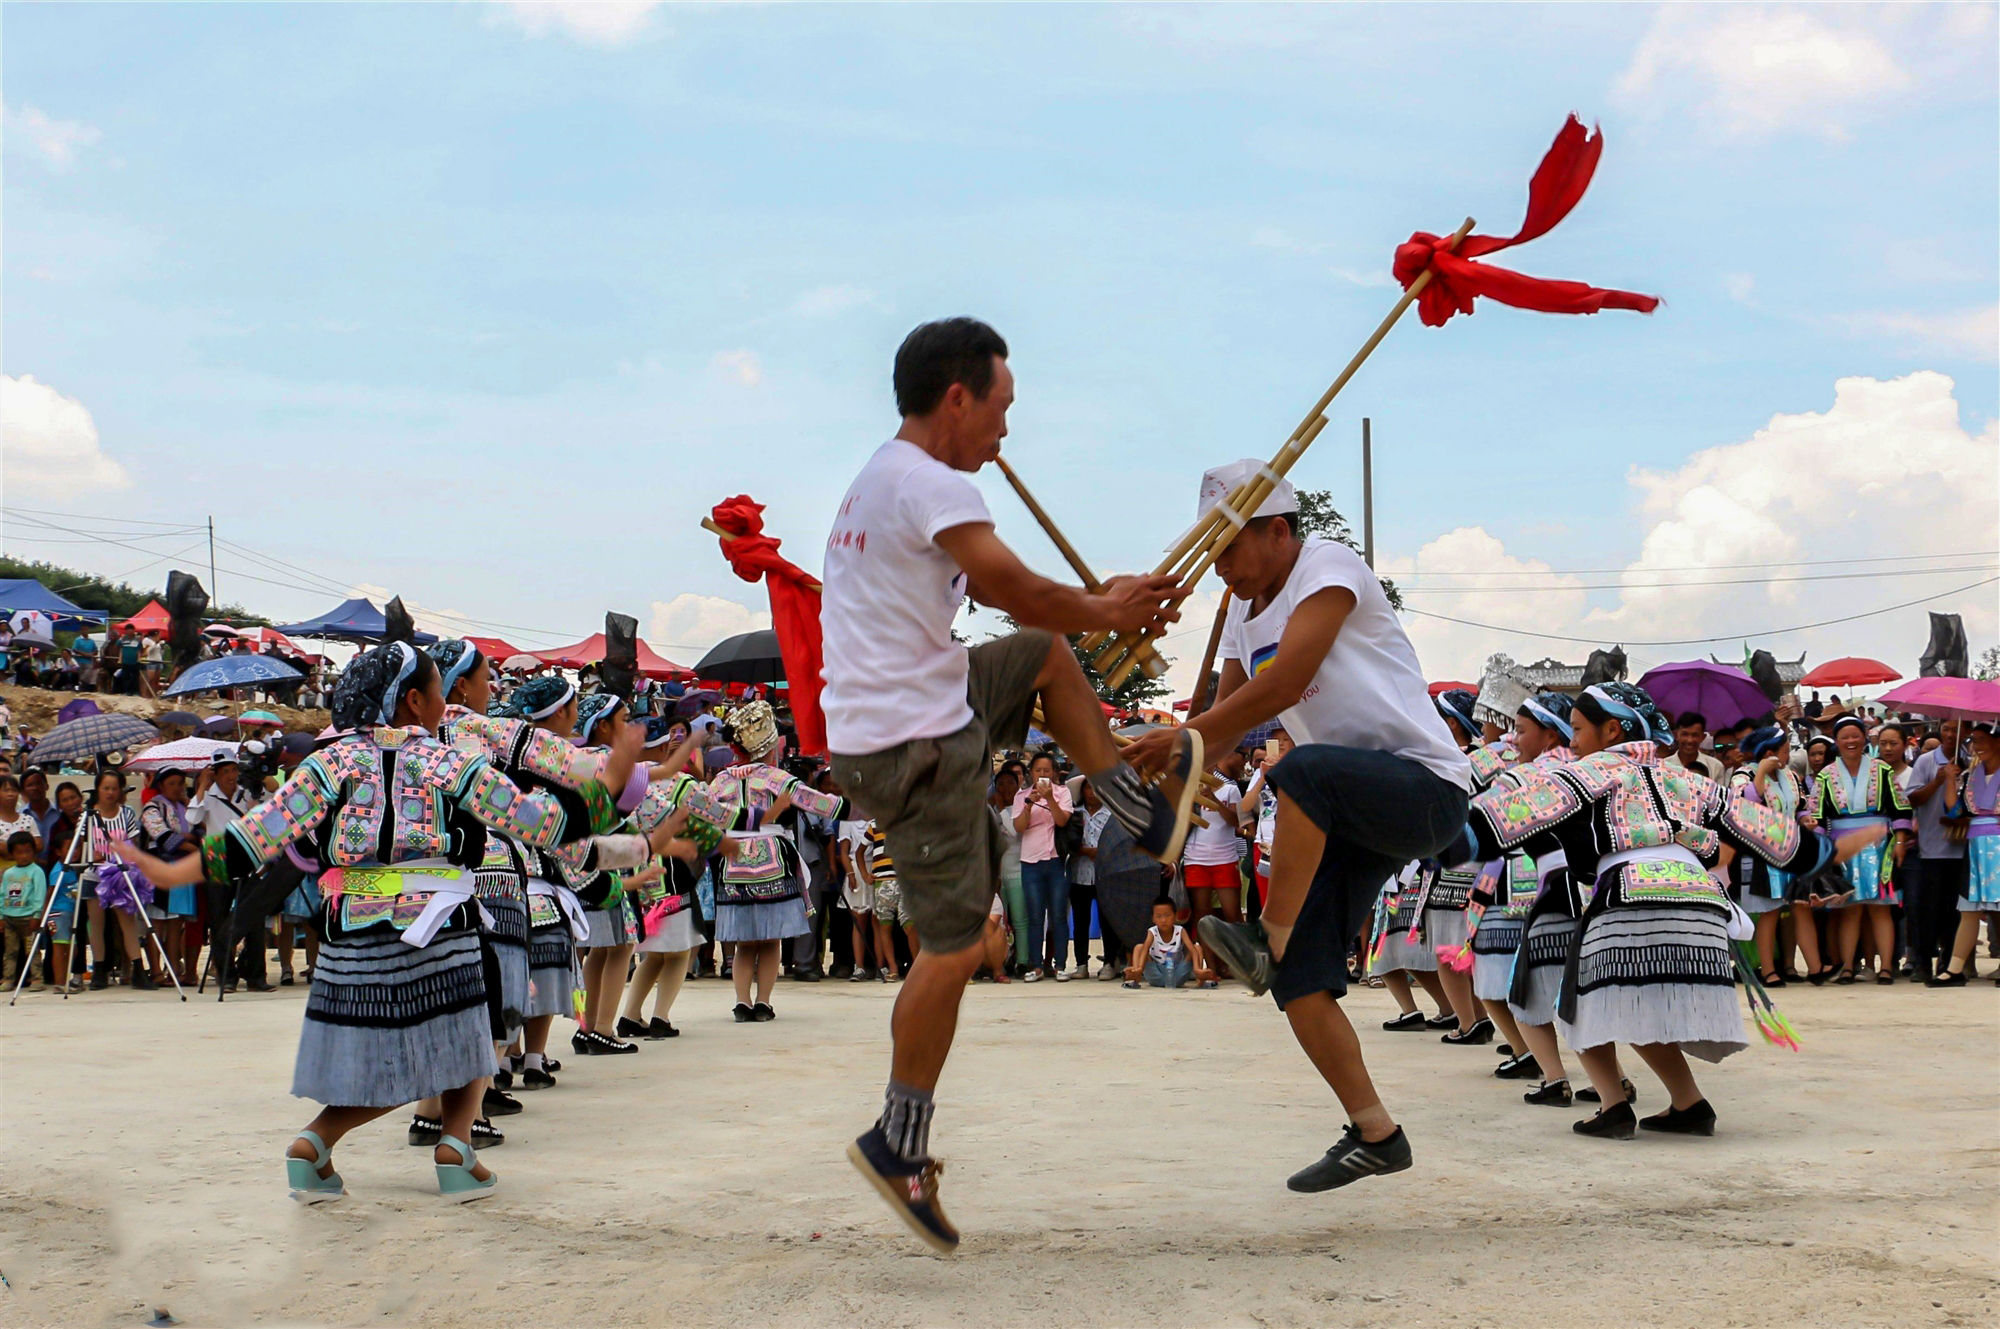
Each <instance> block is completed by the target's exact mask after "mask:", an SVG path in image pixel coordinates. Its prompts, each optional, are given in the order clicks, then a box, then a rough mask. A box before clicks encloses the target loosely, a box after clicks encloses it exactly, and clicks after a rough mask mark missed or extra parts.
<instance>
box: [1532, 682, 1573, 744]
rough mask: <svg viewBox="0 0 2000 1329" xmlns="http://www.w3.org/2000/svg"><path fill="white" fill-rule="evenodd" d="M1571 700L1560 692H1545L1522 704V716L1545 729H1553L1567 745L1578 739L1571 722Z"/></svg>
mask: <svg viewBox="0 0 2000 1329" xmlns="http://www.w3.org/2000/svg"><path fill="white" fill-rule="evenodd" d="M1569 711H1570V700H1569V698H1568V697H1566V696H1564V695H1563V694H1562V693H1560V692H1544V693H1542V694H1540V695H1539V696H1534V697H1530V698H1528V699H1527V700H1526V701H1524V702H1522V703H1521V714H1522V715H1525V716H1527V717H1528V718H1529V719H1530V720H1533V721H1534V722H1535V723H1536V724H1538V725H1540V726H1542V728H1544V729H1553V730H1555V731H1556V732H1557V733H1558V734H1561V735H1562V736H1563V742H1565V743H1567V742H1569V741H1570V740H1571V739H1573V738H1575V737H1576V730H1575V729H1574V728H1573V727H1572V726H1571V725H1570V722H1569Z"/></svg>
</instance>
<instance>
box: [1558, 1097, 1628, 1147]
mask: <svg viewBox="0 0 2000 1329" xmlns="http://www.w3.org/2000/svg"><path fill="white" fill-rule="evenodd" d="M1570 1129H1571V1130H1573V1131H1575V1132H1576V1133H1577V1134H1578V1135H1592V1136H1596V1137H1597V1138H1598V1139H1600V1140H1629V1139H1631V1138H1632V1137H1633V1136H1634V1135H1637V1134H1638V1133H1639V1122H1638V1119H1637V1118H1636V1117H1634V1116H1633V1115H1632V1105H1631V1104H1630V1103H1616V1104H1613V1105H1612V1106H1610V1107H1608V1108H1599V1109H1598V1112H1597V1115H1596V1116H1594V1117H1592V1118H1591V1119H1590V1120H1589V1121H1579V1122H1576V1123H1575V1124H1573V1125H1572V1126H1571V1127H1570Z"/></svg>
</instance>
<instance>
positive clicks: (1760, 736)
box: [1743, 724, 1791, 761]
mask: <svg viewBox="0 0 2000 1329" xmlns="http://www.w3.org/2000/svg"><path fill="white" fill-rule="evenodd" d="M1790 737H1791V733H1790V731H1788V730H1786V729H1784V728H1782V727H1781V726H1778V725H1774V724H1768V725H1765V726H1764V727H1763V728H1762V729H1756V730H1752V731H1751V733H1750V735H1749V736H1748V737H1747V738H1745V739H1744V740H1743V750H1744V751H1745V752H1747V753H1748V754H1750V760H1752V761H1762V760H1763V759H1764V758H1766V757H1768V756H1770V755H1771V754H1772V753H1773V752H1776V751H1777V750H1778V749H1779V748H1781V747H1783V746H1784V745H1785V740H1786V739H1787V738H1790Z"/></svg>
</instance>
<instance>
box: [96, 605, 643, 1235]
mask: <svg viewBox="0 0 2000 1329" xmlns="http://www.w3.org/2000/svg"><path fill="white" fill-rule="evenodd" d="M332 709H333V720H334V724H335V726H336V727H337V728H339V729H340V730H341V731H342V733H341V735H340V737H338V738H336V739H335V740H333V741H332V742H331V743H330V744H329V745H328V746H326V747H325V748H323V749H322V750H320V751H319V752H317V753H315V754H313V755H312V756H311V757H308V758H307V759H306V760H305V761H304V762H302V763H300V765H299V768H298V770H297V771H296V772H295V773H294V774H293V775H292V777H291V778H290V779H289V780H287V781H286V782H285V783H284V785H283V786H281V787H280V788H279V789H278V791H277V792H276V793H275V794H274V795H272V796H271V798H269V799H267V800H266V801H265V802H263V803H261V804H259V805H258V806H257V807H256V808H255V809H253V810H252V811H251V812H250V813H249V814H247V815H246V816H244V817H243V818H241V819H240V820H238V821H237V822H235V823H234V824H232V825H231V826H230V827H228V829H226V830H225V831H223V832H222V833H220V834H218V835H213V836H210V837H208V838H207V839H206V840H205V841H203V843H202V849H201V853H200V854H199V855H198V856H190V857H188V858H184V859H180V860H178V861H176V862H174V863H163V862H161V861H160V860H158V859H155V858H153V857H152V856H150V855H148V854H145V853H143V852H141V851H139V850H138V849H136V848H134V847H133V846H131V845H129V844H121V845H120V846H119V847H118V848H117V853H118V854H119V856H120V857H122V858H125V859H127V860H128V861H132V862H134V863H136V864H138V866H139V867H140V868H141V870H142V871H144V872H145V873H146V874H147V875H148V876H149V877H152V878H153V879H154V880H155V881H156V882H159V883H161V884H163V885H179V884H184V883H188V882H193V881H198V880H201V879H202V878H204V877H206V878H207V879H208V880H210V881H214V882H226V881H228V880H229V879H231V878H232V877H238V876H244V875H247V874H249V873H251V872H254V871H256V870H257V868H258V867H259V866H260V865H261V864H263V863H265V862H268V861H270V860H271V859H273V858H275V857H276V856H277V855H278V854H280V853H284V852H287V849H288V847H290V848H292V849H294V850H297V849H299V848H300V847H304V848H306V849H308V850H310V851H311V852H312V853H313V854H314V855H316V856H317V858H318V860H319V862H320V863H321V864H323V865H324V867H325V871H324V873H323V875H322V877H321V880H320V889H321V894H322V897H323V900H324V905H323V908H324V910H325V915H324V931H325V942H324V944H323V945H322V947H321V951H320V963H319V965H318V966H317V967H316V968H315V969H314V971H313V981H312V992H311V995H310V996H309V998H308V1000H307V1004H306V1018H305V1023H304V1029H303V1031H302V1032H301V1034H300V1038H299V1054H298V1060H297V1063H296V1068H295V1070H294V1074H293V1081H292V1092H293V1093H294V1094H295V1095H297V1096H299V1097H302V1098H312V1099H316V1100H317V1101H319V1102H321V1103H323V1104H326V1105H327V1106H326V1107H325V1108H324V1109H323V1110H322V1111H321V1112H320V1114H319V1115H318V1116H317V1117H315V1118H314V1119H313V1121H312V1123H311V1124H310V1125H309V1126H308V1127H307V1129H306V1130H304V1131H302V1132H301V1133H300V1134H299V1137H298V1139H297V1140H296V1141H294V1143H293V1145H292V1148H291V1150H290V1151H289V1153H288V1155H287V1160H286V1165H287V1175H288V1177H289V1179H290V1182H291V1187H292V1192H293V1196H294V1198H296V1199H299V1200H301V1201H302V1202H305V1203H317V1202H319V1201H322V1200H330V1199H337V1198H338V1197H340V1196H341V1195H343V1194H345V1193H346V1192H345V1189H344V1188H343V1186H342V1184H341V1180H340V1175H339V1174H338V1173H337V1172H335V1171H334V1170H333V1164H332V1159H331V1149H332V1147H333V1145H334V1144H336V1143H337V1142H338V1141H339V1140H340V1139H341V1138H342V1137H343V1136H345V1135H346V1134H347V1132H348V1131H350V1130H352V1129H354V1128H355V1127H356V1126H359V1125H362V1124H364V1123H366V1122H369V1121H373V1120H374V1119H376V1118H377V1117H380V1116H382V1115H384V1114H385V1113H388V1112H392V1111H394V1110H395V1109H396V1108H398V1107H400V1106H402V1105H403V1104H405V1103H409V1102H413V1101H415V1100H418V1099H421V1098H425V1097H428V1096H430V1095H433V1094H439V1095H441V1096H442V1097H443V1101H444V1130H443V1138H442V1139H441V1140H440V1142H439V1144H438V1145H437V1147H436V1150H435V1154H434V1157H435V1161H436V1164H437V1175H438V1189H439V1191H440V1193H441V1194H443V1195H445V1196H446V1197H447V1198H450V1199H453V1200H466V1199H477V1198H480V1197H481V1196H484V1195H487V1194H490V1193H491V1191H492V1189H493V1186H494V1184H495V1182H496V1180H497V1179H496V1178H495V1177H494V1176H493V1174H492V1173H490V1172H489V1171H487V1169H486V1168H484V1167H483V1166H481V1165H480V1163H479V1161H478V1159H477V1157H476V1155H475V1154H474V1152H473V1149H472V1147H471V1145H469V1144H468V1143H467V1142H466V1137H467V1135H468V1134H469V1128H470V1126H471V1124H472V1119H473V1117H474V1115H475V1114H476V1113H477V1111H478V1109H479V1103H480V1096H481V1092H482V1090H483V1089H484V1088H485V1084H486V1079H487V1077H488V1076H489V1075H490V1074H491V1073H492V1070H493V1045H492V1041H491V1024H490V1021H489V1018H488V1014H487V996H486V987H485V979H484V974H483V967H482V964H481V960H480V946H479V937H478V934H477V930H476V926H475V922H474V914H475V911H476V910H477V907H478V906H477V905H476V904H475V903H473V892H474V887H473V883H472V881H471V870H472V869H474V868H476V867H477V866H478V865H479V864H480V862H481V861H482V860H483V857H484V846H485V835H486V829H487V828H488V827H492V828H494V829H496V830H499V831H502V832H504V833H506V834H508V835H510V836H512V837H514V838H515V839H517V840H520V841H521V842H523V843H527V844H533V845H538V846H545V847H553V846H556V845H559V844H565V843H570V842H574V841H578V840H584V839H587V838H589V837H590V836H592V834H593V833H594V832H598V831H602V830H605V829H608V828H609V827H610V826H611V825H612V824H613V822H614V821H615V818H616V815H617V814H616V812H615V810H614V809H613V806H612V798H611V794H610V792H609V791H608V790H607V789H606V787H605V786H604V785H603V784H602V783H599V782H596V781H591V782H587V783H586V784H585V786H584V788H583V789H582V790H580V791H579V797H580V802H581V803H582V805H583V806H584V807H585V808H586V809H587V813H588V815H587V817H585V818H578V817H576V816H572V815H570V813H569V812H568V811H567V810H566V809H565V807H564V804H563V802H562V801H560V800H558V799H557V798H555V797H553V796H551V795H550V794H547V793H527V792H524V791H523V790H522V789H520V788H519V787H518V786H516V785H515V784H514V783H513V782H512V781H510V780H508V779H507V778H506V777H505V776H504V775H502V774H500V773H499V772H498V771H496V770H494V769H493V766H492V763H491V762H490V761H489V760H487V759H486V758H485V757H483V756H478V755H475V754H473V753H470V752H467V751H465V750H464V749H461V748H453V747H447V746H446V745H444V744H442V743H440V742H438V741H437V739H436V738H435V737H434V736H433V731H434V730H435V729H436V727H437V725H438V724H439V723H440V722H441V721H442V720H443V718H444V691H443V688H442V686H441V680H440V677H439V674H438V670H437V666H436V664H435V663H434V662H433V661H432V660H431V659H430V658H429V657H428V656H426V655H424V654H423V653H422V652H420V651H418V650H416V649H415V648H414V647H412V646H410V645H408V644H407V643H403V642H393V643H389V644H387V645H383V646H378V647H376V648H375V649H374V650H371V651H369V652H367V653H366V654H365V655H362V656H361V657H359V658H358V659H357V660H355V661H354V663H352V664H351V665H349V666H348V668H347V670H346V671H345V672H344V673H343V674H342V676H341V680H340V684H339V686H338V687H337V688H336V690H335V694H334V697H333V708H332ZM627 764H628V765H629V763H627ZM627 773H628V772H627V771H625V770H620V769H617V764H616V763H614V764H613V766H612V768H611V769H608V770H607V775H608V776H610V777H612V778H615V779H619V780H623V779H624V778H625V777H626V775H627Z"/></svg>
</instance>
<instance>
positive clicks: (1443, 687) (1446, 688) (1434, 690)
mask: <svg viewBox="0 0 2000 1329" xmlns="http://www.w3.org/2000/svg"><path fill="white" fill-rule="evenodd" d="M1460 691H1463V692H1477V691H1479V685H1478V684H1477V683H1459V682H1454V681H1453V680H1451V679H1449V678H1447V679H1443V680H1441V681H1440V682H1436V683H1433V684H1431V685H1430V694H1431V695H1432V696H1433V697H1435V696H1437V695H1438V694H1439V693H1441V692H1460Z"/></svg>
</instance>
